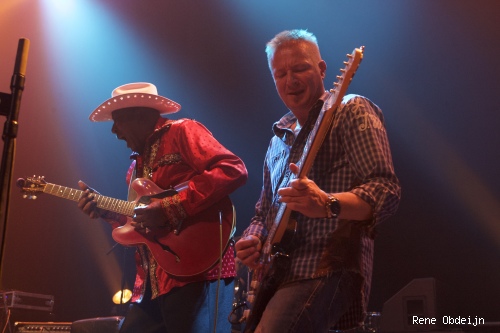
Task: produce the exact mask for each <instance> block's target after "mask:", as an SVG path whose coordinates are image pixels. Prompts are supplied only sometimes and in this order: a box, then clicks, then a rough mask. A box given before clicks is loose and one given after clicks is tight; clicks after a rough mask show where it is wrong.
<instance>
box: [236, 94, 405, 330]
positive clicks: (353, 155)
mask: <svg viewBox="0 0 500 333" xmlns="http://www.w3.org/2000/svg"><path fill="white" fill-rule="evenodd" d="M332 99H333V98H332V95H331V94H330V93H325V94H324V95H323V96H322V98H321V99H320V100H319V101H318V103H316V105H315V106H314V107H313V108H312V109H311V112H310V115H309V119H308V120H307V122H306V124H304V126H303V128H302V129H301V131H300V132H299V134H298V135H297V137H295V134H294V132H293V130H292V126H293V124H294V123H295V122H296V118H295V116H294V115H293V114H292V113H291V112H290V113H288V114H286V115H285V116H284V117H283V118H281V119H280V121H278V122H277V123H275V124H274V125H273V131H274V133H275V136H274V137H273V138H272V139H271V142H270V144H269V148H268V151H267V154H266V157H265V161H264V177H263V182H264V183H263V187H262V192H261V196H260V198H259V200H258V202H257V204H256V207H255V210H256V214H255V216H254V217H253V218H252V220H251V224H250V226H249V227H248V228H247V229H246V230H245V232H244V235H245V236H246V235H255V236H257V237H259V239H260V240H261V241H262V242H263V243H264V242H265V239H266V237H267V234H268V231H269V229H270V228H271V226H272V224H273V222H274V220H275V217H276V213H277V210H278V208H279V206H280V203H279V200H278V199H279V195H278V194H277V191H278V189H279V188H281V187H285V186H288V183H289V181H290V171H289V168H288V165H289V163H290V162H297V161H298V160H299V159H300V157H301V155H302V151H303V149H304V145H305V142H306V140H307V136H308V134H309V132H310V131H311V129H312V128H313V127H314V124H315V121H316V118H317V115H318V113H319V110H320V109H321V108H322V107H324V108H329V107H330V106H331V103H332ZM308 178H310V179H312V180H314V181H315V182H316V184H317V185H318V186H319V187H320V188H321V189H322V190H324V191H325V192H327V193H339V192H351V193H354V194H356V195H358V196H359V197H360V198H362V199H363V200H364V201H366V202H367V203H369V204H370V205H371V207H372V210H373V218H372V219H371V220H370V221H362V222H361V221H348V220H339V219H335V218H331V219H328V218H308V217H306V216H304V215H302V214H300V213H297V214H296V216H295V217H296V220H297V230H296V235H295V239H294V247H293V250H291V252H290V253H289V255H290V257H291V259H292V263H291V270H290V272H289V274H288V275H287V277H286V278H285V282H284V283H289V282H292V281H297V280H302V279H310V278H315V277H319V276H325V275H326V274H328V273H329V272H332V271H336V270H340V269H346V270H348V271H350V272H353V273H354V276H355V277H357V279H356V281H358V283H357V285H358V294H357V297H356V299H355V300H354V304H353V306H352V307H351V309H350V310H349V311H348V312H347V313H346V314H345V315H344V316H343V317H342V318H341V320H340V322H339V323H338V325H337V326H338V328H340V329H346V328H351V327H355V326H358V325H359V323H360V322H362V321H363V319H364V313H365V311H366V305H367V303H368V296H369V292H370V285H371V275H372V265H373V238H374V231H375V226H376V225H377V224H378V223H379V222H381V221H382V220H384V219H386V218H387V217H389V216H391V215H392V214H394V213H395V211H396V209H397V207H398V204H399V199H400V185H399V180H398V179H397V177H396V175H395V173H394V168H393V164H392V157H391V152H390V148H389V142H388V139H387V133H386V130H385V127H384V118H383V115H382V111H381V110H380V108H379V107H378V106H376V105H375V104H374V103H372V102H371V101H370V100H368V99H367V98H364V97H362V96H358V95H347V96H345V97H344V99H343V100H342V104H341V105H340V106H339V107H338V109H337V110H336V114H335V117H334V120H333V125H332V128H331V130H330V131H329V133H328V134H327V136H326V138H325V140H324V142H323V145H322V146H321V148H320V150H319V151H318V154H317V156H316V159H315V161H314V164H313V166H312V168H311V170H310V171H309V173H308Z"/></svg>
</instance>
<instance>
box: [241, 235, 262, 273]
mask: <svg viewBox="0 0 500 333" xmlns="http://www.w3.org/2000/svg"><path fill="white" fill-rule="evenodd" d="M234 247H235V249H236V257H238V259H240V260H241V262H242V263H243V264H245V265H246V266H247V267H249V268H250V269H255V268H257V267H258V266H259V262H258V260H259V258H260V250H261V249H262V243H261V241H260V239H259V238H258V237H256V236H246V237H243V238H240V239H239V240H238V241H237V242H236V244H235V246H234Z"/></svg>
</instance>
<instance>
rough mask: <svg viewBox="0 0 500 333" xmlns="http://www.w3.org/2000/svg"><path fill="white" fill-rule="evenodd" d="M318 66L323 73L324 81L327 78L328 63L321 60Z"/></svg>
mask: <svg viewBox="0 0 500 333" xmlns="http://www.w3.org/2000/svg"><path fill="white" fill-rule="evenodd" d="M318 66H319V69H320V72H321V77H322V78H323V79H324V78H325V76H326V62H325V61H324V60H321V61H320V62H319V64H318Z"/></svg>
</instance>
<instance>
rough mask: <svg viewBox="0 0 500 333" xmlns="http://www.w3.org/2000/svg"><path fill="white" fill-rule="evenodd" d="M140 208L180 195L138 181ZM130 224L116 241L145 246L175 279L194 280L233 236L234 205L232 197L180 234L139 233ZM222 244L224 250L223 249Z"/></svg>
mask: <svg viewBox="0 0 500 333" xmlns="http://www.w3.org/2000/svg"><path fill="white" fill-rule="evenodd" d="M132 187H133V189H134V190H135V191H136V192H137V194H138V197H139V200H137V201H136V202H137V203H138V204H143V203H146V202H147V201H148V200H149V198H151V197H155V198H162V197H167V196H170V195H173V194H175V193H177V192H176V191H175V190H163V189H161V188H159V187H158V186H157V185H156V184H154V183H153V182H152V181H150V180H148V179H142V178H138V179H136V180H135V181H134V182H133V184H132ZM131 222H132V219H131V218H130V217H129V218H128V220H127V223H126V224H125V225H123V226H120V227H118V228H115V229H114V230H113V232H112V237H113V239H114V240H115V241H116V242H118V243H120V244H122V245H125V246H138V245H145V246H147V247H148V249H149V250H150V251H151V253H152V254H153V256H154V258H155V260H156V261H157V263H158V265H160V266H161V267H162V268H163V269H164V270H165V271H166V272H167V273H169V274H171V275H174V276H181V277H182V276H193V275H198V274H201V273H203V272H206V271H207V270H209V269H210V268H212V267H213V266H214V265H215V264H216V263H217V262H218V261H219V259H220V257H221V255H222V253H221V251H224V250H225V249H226V247H227V245H228V244H229V241H230V238H231V234H232V232H233V227H234V222H233V205H232V203H231V200H230V199H229V197H225V198H223V199H222V200H221V201H219V202H218V203H217V204H215V205H212V206H211V207H210V208H208V209H206V210H204V211H203V212H201V213H199V214H197V215H195V216H192V217H188V218H187V219H186V220H185V221H183V222H182V225H181V227H180V228H179V230H178V233H174V232H173V231H172V230H167V229H165V230H161V229H159V230H155V231H148V232H145V231H142V230H141V231H139V230H137V229H135V228H134V227H133V226H132V225H131ZM221 244H222V248H221Z"/></svg>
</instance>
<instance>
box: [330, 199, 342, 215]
mask: <svg viewBox="0 0 500 333" xmlns="http://www.w3.org/2000/svg"><path fill="white" fill-rule="evenodd" d="M329 208H330V212H331V213H332V215H333V217H337V216H338V215H339V214H340V202H339V199H337V198H335V197H334V196H332V197H331V199H330V207H329Z"/></svg>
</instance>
